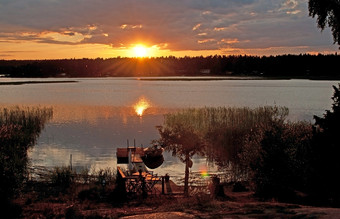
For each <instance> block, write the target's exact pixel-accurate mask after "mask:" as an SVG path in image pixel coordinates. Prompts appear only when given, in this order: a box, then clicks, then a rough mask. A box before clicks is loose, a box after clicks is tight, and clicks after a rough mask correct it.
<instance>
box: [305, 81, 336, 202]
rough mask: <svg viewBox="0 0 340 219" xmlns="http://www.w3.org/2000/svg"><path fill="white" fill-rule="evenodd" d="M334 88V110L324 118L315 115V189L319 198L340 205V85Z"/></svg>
mask: <svg viewBox="0 0 340 219" xmlns="http://www.w3.org/2000/svg"><path fill="white" fill-rule="evenodd" d="M338 86H339V87H336V86H333V88H334V94H333V97H332V100H333V104H332V110H326V113H325V114H324V116H323V117H318V116H314V119H315V121H316V122H315V125H314V130H313V131H314V133H313V148H312V160H311V176H312V177H311V180H309V182H311V188H310V190H311V191H312V193H313V194H314V195H316V196H317V197H316V198H318V199H322V200H330V201H331V203H329V204H331V205H335V206H340V187H339V185H340V178H339V172H340V161H339V154H340V142H339V133H340V132H339V124H340V84H339V85H338Z"/></svg>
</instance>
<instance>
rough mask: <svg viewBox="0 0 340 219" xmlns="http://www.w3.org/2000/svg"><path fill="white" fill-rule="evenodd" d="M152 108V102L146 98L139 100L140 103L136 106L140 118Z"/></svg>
mask: <svg viewBox="0 0 340 219" xmlns="http://www.w3.org/2000/svg"><path fill="white" fill-rule="evenodd" d="M149 107H150V102H149V101H148V100H147V99H145V98H144V97H141V98H139V100H138V102H137V103H136V104H135V105H134V109H135V112H136V113H137V115H138V116H143V113H144V111H145V110H147V109H148V108H149Z"/></svg>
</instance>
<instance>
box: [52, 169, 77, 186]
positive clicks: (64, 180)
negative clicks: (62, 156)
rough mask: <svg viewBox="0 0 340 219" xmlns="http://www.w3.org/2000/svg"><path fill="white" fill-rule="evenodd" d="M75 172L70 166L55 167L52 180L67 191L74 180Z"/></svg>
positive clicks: (55, 184)
mask: <svg viewBox="0 0 340 219" xmlns="http://www.w3.org/2000/svg"><path fill="white" fill-rule="evenodd" d="M74 174H75V173H74V172H73V171H72V170H71V168H70V167H55V168H54V169H53V171H52V173H51V182H52V184H53V185H54V186H57V187H59V188H60V189H61V190H62V191H66V189H68V188H69V187H70V186H71V184H72V183H73V182H74Z"/></svg>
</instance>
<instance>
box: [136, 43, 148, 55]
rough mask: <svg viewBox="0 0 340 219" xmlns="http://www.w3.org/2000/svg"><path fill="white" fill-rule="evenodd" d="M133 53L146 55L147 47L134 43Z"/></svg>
mask: <svg viewBox="0 0 340 219" xmlns="http://www.w3.org/2000/svg"><path fill="white" fill-rule="evenodd" d="M133 53H134V55H135V56H136V57H140V58H141V57H146V56H147V55H148V49H147V48H146V47H145V46H144V45H136V46H135V47H133Z"/></svg>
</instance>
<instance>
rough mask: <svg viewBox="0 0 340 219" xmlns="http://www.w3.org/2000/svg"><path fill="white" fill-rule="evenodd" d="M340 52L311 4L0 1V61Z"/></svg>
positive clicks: (281, 0)
mask: <svg viewBox="0 0 340 219" xmlns="http://www.w3.org/2000/svg"><path fill="white" fill-rule="evenodd" d="M138 45H139V47H138ZM136 48H137V50H139V51H136ZM138 48H139V49H138ZM338 51H339V49H338V46H337V45H334V44H333V39H332V35H331V33H330V30H329V28H326V29H325V30H324V31H323V32H320V30H319V29H318V28H317V25H316V20H315V19H314V18H311V17H309V16H308V1H307V0H278V1H261V0H230V1H225V0H216V1H206V0H196V1H190V0H183V1H181V2H177V3H174V2H173V1H171V0H164V1H154V0H148V1H137V2H136V1H134V0H126V1H118V0H112V1H92V0H82V1H81V3H79V2H78V1H77V0H69V1H61V0H53V1H46V0H16V1H7V0H6V1H1V2H0V59H7V60H9V59H64V58H68V59H69V58H98V57H99V58H112V57H118V56H120V57H161V56H176V57H183V56H209V55H259V56H262V55H267V56H268V55H280V54H301V53H302V54H304V53H310V54H317V53H323V54H329V53H335V52H338Z"/></svg>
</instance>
